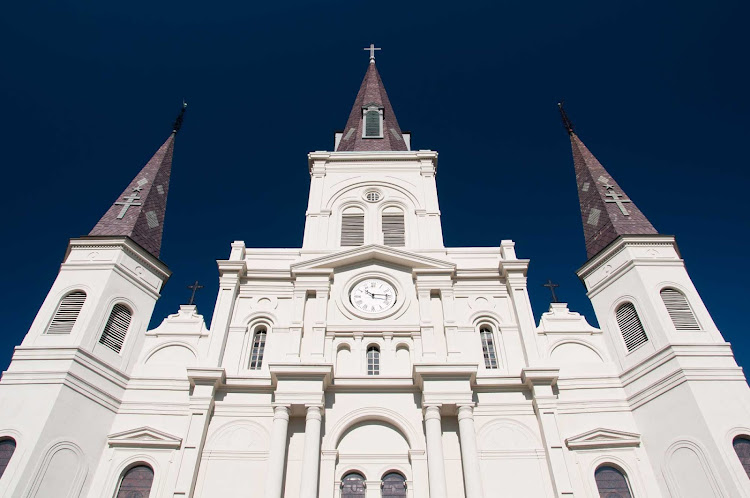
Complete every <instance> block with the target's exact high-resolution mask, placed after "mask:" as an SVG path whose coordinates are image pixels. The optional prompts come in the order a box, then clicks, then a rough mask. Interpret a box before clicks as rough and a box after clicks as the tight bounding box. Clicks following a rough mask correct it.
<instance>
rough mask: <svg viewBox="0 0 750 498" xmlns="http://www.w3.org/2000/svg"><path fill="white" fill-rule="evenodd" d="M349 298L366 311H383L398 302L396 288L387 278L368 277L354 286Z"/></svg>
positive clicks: (353, 303) (355, 305) (359, 308)
mask: <svg viewBox="0 0 750 498" xmlns="http://www.w3.org/2000/svg"><path fill="white" fill-rule="evenodd" d="M349 300H350V301H351V303H352V306H354V308H356V309H357V310H359V311H362V312H364V313H382V312H383V311H387V310H389V309H391V308H393V306H394V305H395V304H396V289H394V288H393V286H392V285H391V284H389V283H388V282H386V281H385V280H381V279H379V278H368V279H366V280H362V281H361V282H359V283H358V284H357V285H355V286H354V287H352V290H351V291H350V292H349Z"/></svg>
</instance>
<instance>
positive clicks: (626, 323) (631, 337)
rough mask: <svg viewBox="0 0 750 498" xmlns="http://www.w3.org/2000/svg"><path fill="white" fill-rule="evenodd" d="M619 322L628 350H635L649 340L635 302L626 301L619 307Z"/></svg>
mask: <svg viewBox="0 0 750 498" xmlns="http://www.w3.org/2000/svg"><path fill="white" fill-rule="evenodd" d="M617 324H618V325H619V326H620V332H621V333H622V338H623V340H624V341H625V347H627V348H628V352H630V351H634V350H635V349H638V347H640V346H641V344H643V343H645V342H648V336H646V331H645V330H643V324H642V323H641V319H640V318H639V317H638V312H637V311H635V306H633V303H625V304H623V305H622V306H620V307H619V308H617Z"/></svg>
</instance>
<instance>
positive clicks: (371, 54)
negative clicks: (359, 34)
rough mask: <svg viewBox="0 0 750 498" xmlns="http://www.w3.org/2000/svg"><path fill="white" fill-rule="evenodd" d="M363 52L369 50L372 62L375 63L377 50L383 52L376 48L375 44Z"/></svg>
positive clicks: (371, 44)
mask: <svg viewBox="0 0 750 498" xmlns="http://www.w3.org/2000/svg"><path fill="white" fill-rule="evenodd" d="M362 50H369V51H370V62H375V51H376V50H382V49H380V48H375V44H374V43H370V46H369V47H367V48H363V49H362Z"/></svg>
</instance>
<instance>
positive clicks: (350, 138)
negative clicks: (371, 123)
mask: <svg viewBox="0 0 750 498" xmlns="http://www.w3.org/2000/svg"><path fill="white" fill-rule="evenodd" d="M371 104H375V105H377V106H378V107H380V108H382V110H383V138H362V126H363V121H364V120H363V116H362V109H363V108H364V107H368V106H369V105H371ZM336 150H337V151H378V150H407V147H406V143H405V142H404V137H403V135H402V134H401V128H400V127H399V126H398V120H396V115H395V114H394V113H393V107H391V101H390V100H388V94H387V93H386V91H385V86H383V81H382V80H381V79H380V74H379V73H378V69H377V67H375V60H374V59H370V65H369V67H368V68H367V72H366V73H365V78H364V79H363V80H362V85H360V87H359V92H358V93H357V98H355V99H354V105H353V106H352V111H351V112H350V113H349V120H348V121H347V122H346V128H344V134H343V136H342V137H341V142H340V143H339V146H338V148H337V149H336Z"/></svg>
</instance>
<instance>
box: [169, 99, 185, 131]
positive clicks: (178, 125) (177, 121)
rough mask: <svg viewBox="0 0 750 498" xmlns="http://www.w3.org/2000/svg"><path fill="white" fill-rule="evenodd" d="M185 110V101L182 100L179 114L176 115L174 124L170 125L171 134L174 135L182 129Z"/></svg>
mask: <svg viewBox="0 0 750 498" xmlns="http://www.w3.org/2000/svg"><path fill="white" fill-rule="evenodd" d="M185 109H187V102H185V99H182V109H180V113H179V114H178V115H177V119H175V120H174V124H173V125H172V133H174V134H175V135H176V134H177V132H178V131H180V128H182V120H183V119H184V118H185Z"/></svg>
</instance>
